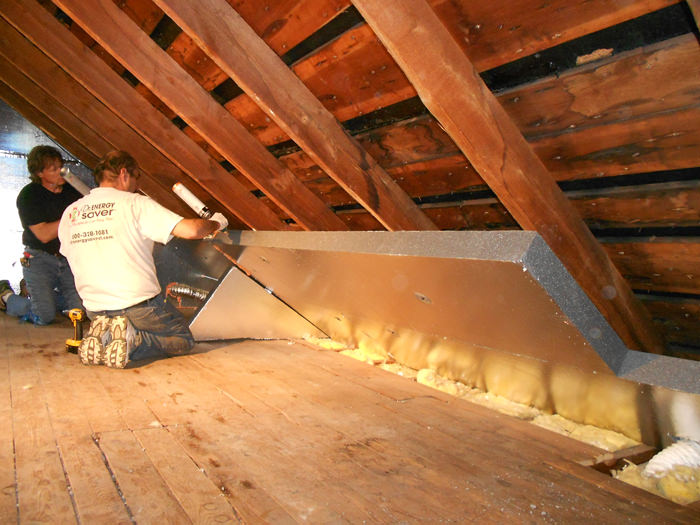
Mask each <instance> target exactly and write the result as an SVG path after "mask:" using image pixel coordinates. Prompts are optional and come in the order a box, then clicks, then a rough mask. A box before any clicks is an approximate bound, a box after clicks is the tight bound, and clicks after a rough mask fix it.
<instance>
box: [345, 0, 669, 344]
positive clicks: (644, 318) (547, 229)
mask: <svg viewBox="0 0 700 525" xmlns="http://www.w3.org/2000/svg"><path fill="white" fill-rule="evenodd" d="M353 4H354V5H355V6H356V7H357V9H358V10H359V11H360V13H361V14H362V16H363V17H364V19H365V20H366V21H367V23H368V24H369V25H370V26H371V27H372V29H373V30H374V32H375V33H376V34H377V36H378V37H379V39H380V40H381V41H382V42H383V43H384V45H385V46H386V48H387V50H388V51H389V53H391V55H392V56H393V57H394V59H395V60H396V61H397V62H398V64H399V66H400V67H401V69H402V70H403V71H404V73H405V74H406V76H407V77H408V78H409V79H410V80H411V82H412V83H413V85H414V87H415V88H416V91H417V92H418V94H419V96H420V97H421V99H422V100H423V103H424V104H425V105H426V107H427V108H428V109H429V110H430V112H431V113H432V114H433V115H434V116H435V117H436V118H437V119H438V120H439V121H440V123H441V124H442V126H443V127H444V128H445V130H446V131H447V133H448V134H449V135H450V136H451V137H452V139H453V140H454V141H455V143H457V145H458V146H459V148H460V149H461V150H462V152H463V153H464V154H465V155H466V156H467V158H468V159H469V161H470V162H471V164H472V165H473V166H474V168H475V169H476V170H477V172H479V174H480V175H481V176H482V178H483V179H484V180H485V181H486V182H487V184H488V185H489V186H490V187H491V189H492V190H493V191H494V192H495V193H496V195H497V196H498V197H499V199H500V200H501V202H502V203H503V205H504V206H505V207H506V208H507V209H508V211H509V212H510V213H511V214H512V215H513V217H514V218H515V219H516V220H517V221H518V223H519V224H520V225H521V226H522V227H523V228H524V229H529V230H536V231H538V232H539V233H540V234H541V235H542V237H543V238H544V240H545V241H546V242H547V244H549V246H550V247H551V249H552V250H553V251H554V253H555V254H556V255H557V256H558V257H559V259H560V260H561V261H562V263H563V264H564V265H565V266H566V267H567V268H568V270H569V272H570V273H571V274H572V275H573V277H574V278H575V279H576V280H577V281H578V283H579V285H580V286H581V287H582V289H583V290H584V291H585V292H586V293H587V294H588V296H589V297H590V299H591V300H592V301H593V302H594V303H595V304H596V306H597V307H598V308H599V310H600V311H601V312H602V313H603V315H604V316H605V317H606V318H607V320H608V322H609V323H610V324H611V326H612V327H613V328H614V329H615V330H616V331H617V333H618V335H619V336H620V337H621V338H622V339H623V340H624V342H625V343H626V344H627V345H628V346H629V347H631V348H637V349H644V350H646V351H650V352H655V353H661V352H663V343H662V341H661V338H660V337H659V336H658V334H656V333H655V331H654V329H653V328H652V325H651V318H650V317H649V314H648V312H646V310H644V308H643V307H642V306H641V304H640V303H639V301H638V300H637V299H636V298H635V297H634V296H633V295H632V292H631V290H630V288H629V286H628V285H627V283H626V282H625V280H624V279H623V278H622V276H621V275H620V273H619V272H618V270H617V269H616V268H615V266H614V265H613V263H612V262H611V261H610V258H609V257H608V256H607V254H606V253H605V251H604V250H603V249H602V248H601V246H600V244H599V243H598V242H597V241H596V239H595V237H593V235H592V234H591V232H590V230H589V229H588V228H587V227H586V225H585V224H584V223H583V221H582V220H581V217H580V216H579V215H578V213H577V212H576V210H575V209H574V207H573V206H572V205H571V203H570V202H569V200H568V199H567V198H566V196H565V195H564V194H563V193H562V191H561V190H560V189H559V187H558V186H557V185H556V183H555V181H554V179H553V178H552V176H551V175H550V174H549V172H548V171H547V169H546V168H545V167H544V165H543V164H542V162H541V161H540V159H539V158H538V157H537V156H536V155H535V153H534V152H533V151H532V148H531V147H530V146H529V145H528V143H527V142H526V141H525V139H524V137H523V136H522V134H521V133H520V131H519V130H518V128H517V127H516V126H515V124H514V123H513V121H512V120H511V119H510V118H509V117H508V115H507V113H506V112H505V111H504V109H503V108H502V107H501V106H500V104H499V103H498V101H497V100H496V98H495V96H494V95H493V94H492V93H491V92H490V91H489V89H488V87H486V85H485V84H484V82H483V81H482V80H481V78H480V77H479V74H478V72H477V71H476V69H475V68H474V66H473V65H472V63H471V62H470V60H469V59H468V58H467V56H466V55H465V54H464V52H463V51H462V50H461V48H460V47H459V46H458V45H457V43H456V41H455V40H454V38H453V37H452V36H451V35H450V34H449V32H448V31H447V29H446V28H445V26H444V25H443V24H442V23H441V22H440V20H439V19H438V18H437V16H436V15H435V13H434V12H433V10H432V9H431V7H430V6H429V5H428V4H427V3H426V1H425V0H353Z"/></svg>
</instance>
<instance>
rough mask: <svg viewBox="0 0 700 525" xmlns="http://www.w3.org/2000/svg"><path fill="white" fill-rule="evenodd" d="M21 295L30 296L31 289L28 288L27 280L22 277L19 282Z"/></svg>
mask: <svg viewBox="0 0 700 525" xmlns="http://www.w3.org/2000/svg"><path fill="white" fill-rule="evenodd" d="M19 295H21V296H22V297H29V289H28V288H27V281H25V280H24V279H22V280H21V281H20V282H19Z"/></svg>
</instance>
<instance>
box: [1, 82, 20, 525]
mask: <svg viewBox="0 0 700 525" xmlns="http://www.w3.org/2000/svg"><path fill="white" fill-rule="evenodd" d="M1 94H2V92H1V91H0V95H1ZM6 322H9V319H8V317H7V316H6V315H4V314H2V317H0V327H2V331H3V337H2V338H0V428H2V429H4V430H3V432H2V433H0V521H1V522H3V523H16V522H17V496H16V492H15V489H16V485H15V445H14V440H15V437H14V432H13V426H12V393H11V390H10V353H11V351H12V350H13V349H12V348H11V345H14V344H16V342H15V340H14V339H10V337H8V335H9V334H8V333H7V330H6V328H5V326H4V325H5V323H6Z"/></svg>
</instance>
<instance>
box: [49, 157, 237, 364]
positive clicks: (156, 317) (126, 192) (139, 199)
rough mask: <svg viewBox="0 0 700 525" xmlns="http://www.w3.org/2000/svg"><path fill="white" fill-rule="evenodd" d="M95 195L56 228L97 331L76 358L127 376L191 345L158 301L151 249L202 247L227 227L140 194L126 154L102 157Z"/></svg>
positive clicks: (182, 324) (175, 316) (174, 315)
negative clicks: (174, 242)
mask: <svg viewBox="0 0 700 525" xmlns="http://www.w3.org/2000/svg"><path fill="white" fill-rule="evenodd" d="M94 176H95V181H96V182H97V184H98V187H97V188H95V189H93V190H92V191H91V192H90V193H89V194H88V195H86V196H85V197H83V198H82V199H79V200H77V201H76V202H74V203H73V204H72V205H70V206H69V207H68V208H66V210H65V212H64V213H63V216H62V218H61V223H60V225H59V228H58V236H59V239H60V240H61V253H62V254H63V255H65V257H66V259H67V260H68V263H69V264H70V267H71V270H72V271H73V275H74V276H75V284H76V288H77V290H78V294H79V295H80V297H81V299H82V300H83V304H84V306H85V309H86V310H87V311H88V315H89V317H90V319H92V323H91V325H90V328H89V330H88V332H87V334H86V336H85V337H84V338H83V340H82V342H81V344H80V348H79V351H78V353H79V355H80V360H81V361H82V363H83V364H86V365H88V364H93V365H100V364H104V365H107V366H109V367H112V368H124V367H125V366H126V364H127V362H128V361H129V360H139V359H148V358H152V357H163V356H171V355H179V354H185V353H188V352H189V351H190V350H191V349H192V347H193V346H194V339H193V338H192V333H191V332H190V330H189V328H188V326H187V323H186V321H185V319H184V318H183V316H182V315H181V314H180V313H179V312H178V311H177V310H176V309H175V308H174V307H173V306H172V305H170V304H169V303H167V302H166V301H165V299H164V297H163V295H162V294H161V287H160V284H159V283H158V279H157V277H156V269H155V263H154V261H153V243H154V242H160V243H163V244H165V243H167V242H168V241H169V240H170V239H172V238H173V237H181V238H183V239H202V238H204V237H206V236H207V235H210V234H212V233H214V232H215V231H217V230H221V229H223V228H225V227H226V226H227V225H228V221H227V220H226V218H225V217H224V216H223V215H222V214H220V213H217V214H215V215H214V217H213V219H214V220H206V219H184V218H182V217H181V216H179V215H177V214H176V213H174V212H172V211H170V210H168V209H167V208H164V207H163V206H161V205H160V204H158V203H157V202H155V201H154V200H152V199H150V198H149V197H146V196H145V195H142V194H139V193H136V191H137V189H138V181H139V177H140V176H141V171H140V169H139V166H138V164H137V162H136V160H134V158H133V157H132V156H131V155H129V154H128V153H126V152H124V151H113V152H111V153H108V154H107V155H105V157H103V158H102V159H101V160H100V162H99V163H98V165H97V166H96V167H95V170H94Z"/></svg>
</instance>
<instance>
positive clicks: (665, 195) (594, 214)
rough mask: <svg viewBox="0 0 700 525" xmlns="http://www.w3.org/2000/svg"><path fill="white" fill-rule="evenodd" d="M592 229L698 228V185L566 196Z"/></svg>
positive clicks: (629, 189) (690, 183)
mask: <svg viewBox="0 0 700 525" xmlns="http://www.w3.org/2000/svg"><path fill="white" fill-rule="evenodd" d="M569 195H570V198H571V199H572V203H573V204H574V206H575V207H576V209H578V211H579V213H580V214H581V216H582V217H583V218H584V219H585V221H586V223H587V224H588V225H589V226H591V227H593V228H596V229H600V230H603V229H605V228H616V227H617V228H620V227H622V228H635V227H638V228H648V227H660V226H700V182H698V181H687V182H676V183H667V184H664V183H660V184H648V185H642V186H631V187H622V188H613V189H608V190H600V191H581V192H576V193H573V192H572V194H569Z"/></svg>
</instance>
